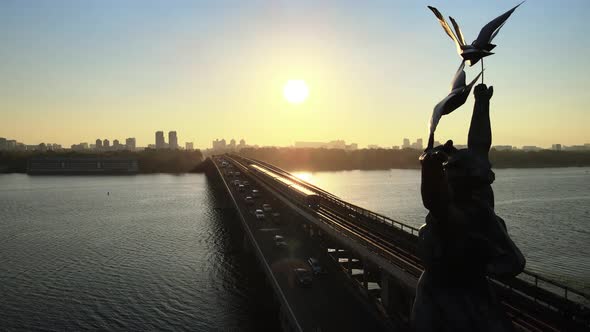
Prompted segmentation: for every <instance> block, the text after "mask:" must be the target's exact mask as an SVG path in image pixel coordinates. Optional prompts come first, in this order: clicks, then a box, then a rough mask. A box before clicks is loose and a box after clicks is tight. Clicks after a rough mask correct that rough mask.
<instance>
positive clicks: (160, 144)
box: [156, 131, 166, 149]
mask: <svg viewBox="0 0 590 332" xmlns="http://www.w3.org/2000/svg"><path fill="white" fill-rule="evenodd" d="M165 147H166V141H164V132H163V131H156V149H164V148H165Z"/></svg>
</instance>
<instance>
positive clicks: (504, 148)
mask: <svg viewBox="0 0 590 332" xmlns="http://www.w3.org/2000/svg"><path fill="white" fill-rule="evenodd" d="M492 149H494V150H496V151H511V150H512V145H494V146H493V147H492Z"/></svg>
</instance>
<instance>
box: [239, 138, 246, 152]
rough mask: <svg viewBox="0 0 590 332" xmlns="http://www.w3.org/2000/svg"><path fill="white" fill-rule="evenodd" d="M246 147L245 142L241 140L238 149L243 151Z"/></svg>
mask: <svg viewBox="0 0 590 332" xmlns="http://www.w3.org/2000/svg"><path fill="white" fill-rule="evenodd" d="M245 147H246V141H245V140H244V139H243V138H242V139H241V140H240V144H239V145H238V149H243V148H245Z"/></svg>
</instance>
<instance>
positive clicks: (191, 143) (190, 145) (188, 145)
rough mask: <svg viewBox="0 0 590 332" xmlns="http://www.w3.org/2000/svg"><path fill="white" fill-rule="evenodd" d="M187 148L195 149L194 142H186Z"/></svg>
mask: <svg viewBox="0 0 590 332" xmlns="http://www.w3.org/2000/svg"><path fill="white" fill-rule="evenodd" d="M184 145H185V148H184V149H185V150H187V151H193V150H194V149H195V147H194V145H193V142H186V143H185V144H184Z"/></svg>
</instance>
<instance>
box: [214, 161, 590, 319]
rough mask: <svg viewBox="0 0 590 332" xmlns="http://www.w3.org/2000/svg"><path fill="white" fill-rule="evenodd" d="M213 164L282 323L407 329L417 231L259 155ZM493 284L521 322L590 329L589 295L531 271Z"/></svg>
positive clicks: (417, 264) (418, 268)
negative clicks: (307, 273) (312, 262)
mask: <svg viewBox="0 0 590 332" xmlns="http://www.w3.org/2000/svg"><path fill="white" fill-rule="evenodd" d="M208 163H210V167H209V169H210V171H209V174H211V175H212V178H214V179H215V180H216V181H217V183H218V184H219V187H220V188H221V189H222V190H223V191H225V192H226V194H227V197H228V200H229V201H230V203H231V205H233V207H234V208H235V209H236V211H237V214H238V216H239V219H240V222H241V224H242V227H243V229H244V234H245V239H246V242H247V243H249V244H250V246H251V248H252V249H253V252H254V254H255V255H256V256H257V257H258V260H259V261H260V263H261V266H262V270H263V271H264V272H265V274H266V277H267V279H268V281H269V283H270V284H271V286H272V288H273V290H274V292H275V294H276V298H277V301H278V302H279V304H280V308H281V310H280V313H281V314H280V315H281V317H280V318H281V324H282V326H283V328H284V329H285V330H288V331H326V330H341V331H344V330H368V331H374V330H395V331H407V330H411V329H410V326H409V318H410V313H411V308H412V304H413V301H414V294H415V290H416V284H417V281H418V278H419V276H420V274H421V273H422V270H423V265H422V263H421V261H420V259H419V258H418V256H417V254H416V251H417V243H418V238H417V235H418V229H416V228H414V227H412V226H410V225H406V224H404V223H401V222H398V221H395V220H393V219H391V218H389V217H386V216H383V215H381V214H378V213H375V212H372V211H369V210H366V209H364V208H362V207H359V206H356V205H354V204H351V203H349V202H346V201H344V200H342V199H340V198H338V197H337V196H335V195H333V194H331V193H329V192H326V191H325V190H322V189H321V188H318V187H316V186H314V185H312V184H310V183H307V182H305V181H303V180H301V179H299V178H297V177H295V176H293V175H292V174H290V173H289V172H286V171H285V170H282V169H280V168H278V167H276V166H273V165H271V164H268V163H265V162H262V161H258V160H253V159H248V158H244V157H240V156H236V155H222V156H214V157H212V158H210V159H209V160H208ZM257 210H259V211H257ZM309 258H315V260H316V261H319V265H320V266H321V268H317V266H316V268H317V270H318V271H317V272H318V274H317V275H314V276H313V277H312V278H309V276H307V278H306V276H305V275H304V276H303V277H302V274H301V273H298V272H297V271H295V270H296V269H298V268H305V269H307V270H310V269H311V270H312V271H313V270H316V269H314V268H311V266H310V264H309V262H308V261H309ZM309 280H313V281H312V282H311V285H307V284H308V281H309ZM490 284H491V285H492V287H493V288H494V289H495V291H496V293H497V294H498V296H499V297H500V299H501V303H502V305H503V306H504V309H505V311H506V313H507V314H508V316H509V317H510V318H511V319H512V321H513V323H514V326H515V327H516V329H517V330H520V331H588V330H590V308H589V306H588V303H590V297H589V296H588V295H587V294H584V293H582V292H580V291H576V290H574V289H571V288H569V287H567V286H564V285H561V284H560V283H558V282H555V281H552V280H550V279H548V278H544V277H542V276H540V275H538V274H535V273H532V272H529V271H525V272H523V273H521V274H520V275H519V276H518V277H517V278H510V279H506V280H499V279H490ZM306 286H307V287H306Z"/></svg>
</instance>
